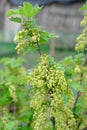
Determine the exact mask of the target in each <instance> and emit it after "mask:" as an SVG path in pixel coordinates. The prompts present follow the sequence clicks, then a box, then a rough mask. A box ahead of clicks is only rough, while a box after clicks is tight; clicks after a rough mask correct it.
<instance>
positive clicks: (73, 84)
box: [70, 81, 84, 92]
mask: <svg viewBox="0 0 87 130" xmlns="http://www.w3.org/2000/svg"><path fill="white" fill-rule="evenodd" d="M70 86H71V87H72V88H73V89H74V90H76V91H80V92H83V91H84V87H83V86H82V85H80V83H79V82H78V81H72V82H71V84H70Z"/></svg>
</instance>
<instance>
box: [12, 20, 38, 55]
mask: <svg viewBox="0 0 87 130" xmlns="http://www.w3.org/2000/svg"><path fill="white" fill-rule="evenodd" d="M28 22H29V21H28ZM31 28H32V27H31ZM31 28H30V27H27V28H25V27H24V29H22V30H21V31H19V32H18V34H17V35H16V36H15V38H14V42H15V43H18V44H17V46H16V50H17V53H18V54H20V53H21V52H24V51H25V50H28V49H31V48H37V43H38V44H39V41H40V32H39V30H38V29H31Z"/></svg>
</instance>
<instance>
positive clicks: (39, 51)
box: [37, 42, 41, 56]
mask: <svg viewBox="0 0 87 130" xmlns="http://www.w3.org/2000/svg"><path fill="white" fill-rule="evenodd" d="M37 47H38V48H37V51H38V53H39V54H40V56H41V50H40V45H39V43H38V42H37Z"/></svg>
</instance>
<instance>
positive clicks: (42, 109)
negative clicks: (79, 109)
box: [27, 54, 76, 130]
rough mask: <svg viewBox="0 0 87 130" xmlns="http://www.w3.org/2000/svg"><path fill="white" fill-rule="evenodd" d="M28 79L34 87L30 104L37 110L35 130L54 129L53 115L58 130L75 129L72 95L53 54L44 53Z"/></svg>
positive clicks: (34, 116) (34, 122)
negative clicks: (51, 55)
mask: <svg viewBox="0 0 87 130" xmlns="http://www.w3.org/2000/svg"><path fill="white" fill-rule="evenodd" d="M27 78H28V81H29V84H30V85H31V87H32V90H31V91H32V99H31V101H30V106H31V108H33V109H34V110H35V111H34V115H33V120H34V121H33V123H32V125H34V130H51V129H53V121H52V120H53V118H54V120H55V121H54V122H55V126H54V127H55V129H56V130H64V129H65V128H66V130H70V129H71V130H74V129H75V123H76V122H75V119H74V115H73V113H72V107H73V104H74V98H73V94H72V91H71V90H70V89H69V87H68V85H67V82H66V79H65V76H64V72H63V70H61V69H60V68H59V66H58V65H57V64H56V63H55V62H54V60H53V59H52V57H50V56H48V55H46V54H44V55H42V56H41V57H40V63H39V65H38V66H37V67H36V68H35V69H34V70H33V71H32V72H31V73H29V75H28V77H27Z"/></svg>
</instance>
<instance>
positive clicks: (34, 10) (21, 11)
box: [7, 2, 42, 22]
mask: <svg viewBox="0 0 87 130" xmlns="http://www.w3.org/2000/svg"><path fill="white" fill-rule="evenodd" d="M41 9H42V7H39V6H38V5H36V6H34V7H33V6H32V5H31V4H30V3H29V2H24V4H23V6H19V7H18V9H17V10H12V9H11V10H9V11H8V12H7V16H8V17H9V16H12V15H14V14H18V15H21V16H24V17H25V18H28V17H32V16H35V15H36V14H38V13H39V12H40V10H41ZM13 21H14V20H13ZM15 22H16V21H15Z"/></svg>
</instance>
